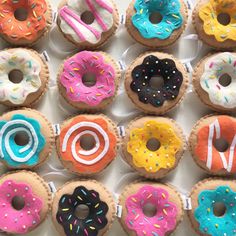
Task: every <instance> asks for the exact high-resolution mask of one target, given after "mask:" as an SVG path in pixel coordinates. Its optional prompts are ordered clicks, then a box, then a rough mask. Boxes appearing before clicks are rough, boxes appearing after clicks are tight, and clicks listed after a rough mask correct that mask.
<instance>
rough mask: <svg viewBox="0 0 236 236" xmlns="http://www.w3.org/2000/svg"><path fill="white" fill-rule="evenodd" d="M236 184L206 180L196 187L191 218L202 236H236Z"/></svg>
mask: <svg viewBox="0 0 236 236" xmlns="http://www.w3.org/2000/svg"><path fill="white" fill-rule="evenodd" d="M235 186H236V182H235V181H232V180H224V179H206V180H204V181H202V182H200V183H198V184H197V185H196V187H195V188H194V189H193V191H192V194H191V199H192V206H193V207H192V210H191V211H189V212H190V213H189V217H190V220H191V223H192V225H193V227H194V229H195V230H196V231H197V233H199V234H200V235H204V236H205V235H207V236H209V235H211V236H234V235H236V188H235Z"/></svg>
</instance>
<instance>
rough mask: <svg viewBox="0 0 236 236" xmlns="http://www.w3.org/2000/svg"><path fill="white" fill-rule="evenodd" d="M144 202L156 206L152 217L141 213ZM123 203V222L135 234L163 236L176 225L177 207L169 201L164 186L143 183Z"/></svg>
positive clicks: (140, 235)
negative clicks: (125, 210)
mask: <svg viewBox="0 0 236 236" xmlns="http://www.w3.org/2000/svg"><path fill="white" fill-rule="evenodd" d="M146 204H152V205H154V206H156V210H157V212H156V214H155V215H154V216H153V217H147V216H145V214H144V213H143V210H142V209H143V207H144V206H145V205H146ZM125 205H126V209H127V216H126V219H125V223H126V225H127V227H128V228H129V229H131V230H133V231H135V232H136V235H137V236H143V235H153V236H165V235H166V233H167V232H169V231H172V230H174V229H175V227H176V223H177V214H178V209H177V206H176V204H175V203H173V202H171V201H169V193H168V192H167V191H166V190H165V189H164V188H161V187H153V186H149V185H145V186H143V187H141V188H140V189H139V191H138V192H137V193H136V194H133V195H131V196H129V197H128V198H127V200H126V203H125Z"/></svg>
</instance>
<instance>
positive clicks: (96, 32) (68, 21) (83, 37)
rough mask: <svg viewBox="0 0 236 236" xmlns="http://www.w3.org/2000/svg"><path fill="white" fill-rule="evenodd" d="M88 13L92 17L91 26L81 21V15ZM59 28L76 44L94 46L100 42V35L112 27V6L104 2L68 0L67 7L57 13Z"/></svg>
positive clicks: (98, 0)
mask: <svg viewBox="0 0 236 236" xmlns="http://www.w3.org/2000/svg"><path fill="white" fill-rule="evenodd" d="M86 11H90V12H91V13H92V14H93V16H94V18H95V19H94V21H93V23H92V24H86V23H85V22H83V21H82V20H81V15H82V14H83V13H84V12H86ZM59 16H60V20H61V22H60V28H61V29H62V31H63V32H64V33H65V34H67V35H70V36H71V37H72V38H73V39H74V40H75V41H76V42H78V43H79V42H85V41H88V42H89V43H92V44H96V43H98V42H99V41H100V40H101V37H102V33H103V32H106V31H108V30H110V29H111V28H112V26H113V9H112V4H111V3H110V2H109V1H107V0H106V1H105V0H84V1H81V0H68V2H67V5H66V6H64V7H62V8H61V9H60V11H59Z"/></svg>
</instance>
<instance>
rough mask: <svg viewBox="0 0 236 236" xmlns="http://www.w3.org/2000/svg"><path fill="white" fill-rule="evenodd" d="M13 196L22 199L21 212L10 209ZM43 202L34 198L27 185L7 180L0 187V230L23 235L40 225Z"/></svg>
mask: <svg viewBox="0 0 236 236" xmlns="http://www.w3.org/2000/svg"><path fill="white" fill-rule="evenodd" d="M15 196H20V197H23V198H24V201H25V206H24V208H23V209H21V210H15V209H14V208H13V207H12V200H13V198H14V197H15ZM42 207H43V202H42V201H41V199H39V198H38V197H36V196H35V195H34V194H33V192H32V189H31V187H30V186H29V185H27V184H24V183H15V182H14V181H12V180H7V181H5V182H4V183H3V184H1V185H0V229H1V230H3V231H5V232H8V233H17V234H25V233H27V232H28V230H29V228H31V227H34V226H36V225H38V224H39V223H40V211H41V210H42Z"/></svg>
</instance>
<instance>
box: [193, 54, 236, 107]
mask: <svg viewBox="0 0 236 236" xmlns="http://www.w3.org/2000/svg"><path fill="white" fill-rule="evenodd" d="M235 76H236V54H235V53H231V52H223V53H216V54H213V55H210V56H208V57H206V58H204V59H203V60H202V61H200V62H199V64H198V65H197V66H196V68H195V71H194V74H193V85H194V88H195V90H196V92H197V94H198V96H199V98H200V99H201V101H202V102H203V103H205V104H206V105H208V106H209V107H210V108H212V109H213V110H217V111H235V109H236V77H235Z"/></svg>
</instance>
